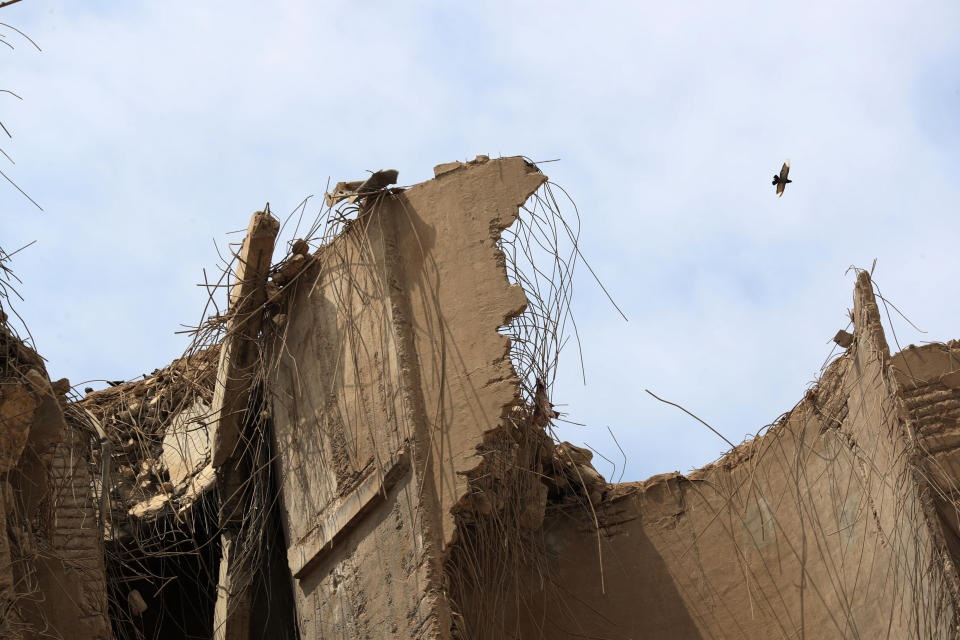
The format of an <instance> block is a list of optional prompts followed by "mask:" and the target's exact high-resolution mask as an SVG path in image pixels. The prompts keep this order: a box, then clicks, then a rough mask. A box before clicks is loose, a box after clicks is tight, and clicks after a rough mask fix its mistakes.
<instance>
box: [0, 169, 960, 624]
mask: <svg viewBox="0 0 960 640" xmlns="http://www.w3.org/2000/svg"><path fill="white" fill-rule="evenodd" d="M396 181H397V174H396V171H392V170H389V171H381V172H377V173H375V174H373V175H372V176H370V178H368V179H367V180H366V181H354V182H343V183H340V184H338V185H337V187H336V188H335V190H334V192H333V193H331V194H329V195H328V198H327V200H328V206H329V207H333V208H332V209H330V210H329V217H328V223H327V227H326V230H325V232H324V235H323V236H322V237H308V238H297V239H295V240H293V241H291V242H289V243H288V244H287V247H286V254H285V255H284V256H283V257H282V258H281V259H280V260H279V261H277V262H275V263H271V260H272V255H273V253H274V248H275V247H274V245H275V242H276V237H277V235H278V230H279V226H280V225H279V223H278V221H276V220H275V219H274V218H273V217H272V215H271V214H270V212H269V209H268V208H267V210H265V211H262V212H257V213H255V214H254V215H253V217H252V219H251V221H250V225H249V228H248V233H247V236H246V239H245V240H244V242H243V244H242V245H241V246H240V247H239V249H238V251H237V252H236V263H235V265H234V267H233V271H232V273H231V278H230V279H229V286H230V288H229V289H228V290H229V291H230V295H229V300H228V302H229V308H228V309H227V310H226V311H224V313H222V314H221V315H217V316H210V317H209V318H208V319H207V320H206V321H205V323H204V324H203V325H201V327H198V329H197V334H196V335H197V338H196V339H195V341H194V345H193V346H192V347H191V349H190V351H189V352H188V354H186V355H185V356H184V357H183V358H181V359H178V360H176V361H174V362H173V363H171V364H170V365H168V366H166V367H163V368H161V369H158V370H155V371H154V373H153V374H151V375H144V376H143V377H142V379H140V380H136V381H132V382H126V383H122V384H118V385H116V386H112V387H110V388H107V389H104V390H101V391H94V392H92V393H88V394H86V396H85V397H83V398H79V397H78V396H75V395H73V396H71V394H72V391H71V390H70V384H69V382H67V381H65V380H57V381H51V379H50V377H49V376H48V374H47V372H46V369H45V366H44V362H43V360H42V359H41V358H40V357H39V355H37V354H36V352H34V351H33V350H32V349H30V348H29V347H28V346H27V345H26V344H24V343H23V341H21V340H19V339H18V338H17V337H16V335H14V334H13V333H12V332H11V331H10V330H9V329H8V328H7V324H6V322H5V321H4V322H3V323H2V324H3V331H2V332H0V343H2V344H0V349H2V353H3V357H4V361H3V362H4V364H3V368H2V380H0V505H2V507H3V508H2V509H0V518H3V524H4V529H5V531H6V533H7V535H6V536H3V537H0V607H2V609H0V614H2V618H0V637H4V638H6V637H10V638H24V639H32V638H41V637H54V638H57V637H60V638H77V639H79V640H86V639H94V638H98V639H99V638H118V639H126V638H223V639H224V640H226V639H230V640H246V639H248V638H261V637H270V638H290V639H294V638H296V639H303V640H313V639H316V640H319V639H321V638H382V637H401V638H422V639H427V638H430V639H444V638H449V639H454V638H457V639H468V638H469V639H473V638H490V639H493V638H523V639H546V638H571V639H572V638H584V637H597V638H601V637H602V638H624V639H626V638H690V639H698V638H731V639H732V638H766V637H777V638H779V637H783V638H795V637H803V638H807V639H813V638H864V637H890V638H917V639H920V638H924V639H926V638H956V637H958V634H960V624H958V621H960V609H958V605H960V601H958V599H960V575H958V572H957V562H958V560H960V555H958V554H960V516H958V513H960V512H958V510H957V504H958V503H957V500H958V499H960V489H958V484H957V481H958V478H960V426H958V425H960V422H958V421H960V344H957V343H953V342H951V343H947V344H931V345H925V346H923V347H913V346H911V347H910V348H908V349H905V350H903V351H902V352H900V353H898V354H895V355H891V354H890V351H889V348H888V345H887V343H886V339H885V337H884V334H883V329H882V327H881V324H880V317H879V313H878V310H877V303H876V300H875V298H874V295H873V288H872V283H871V281H870V277H869V275H868V274H867V273H866V272H859V274H858V277H857V281H856V285H855V291H854V311H853V315H852V320H853V328H852V332H848V330H847V329H850V327H847V329H845V330H841V331H839V332H838V333H837V334H836V336H835V337H834V342H836V344H837V345H838V346H839V347H840V349H842V353H841V354H840V355H839V357H837V358H836V359H835V360H834V361H833V362H832V363H831V364H830V365H829V367H828V368H827V369H826V371H825V372H824V374H823V376H822V377H821V379H820V380H819V382H818V383H817V385H815V386H814V387H813V388H811V389H810V390H808V391H807V392H806V394H805V395H804V396H803V398H802V400H801V401H800V402H799V403H798V404H797V405H796V406H795V407H794V408H793V409H792V410H790V411H789V412H788V413H786V414H784V416H783V417H782V418H781V419H780V420H779V421H778V422H777V423H776V424H775V425H773V426H772V427H770V428H769V429H768V430H766V431H765V432H764V433H763V434H762V435H760V436H757V437H756V438H753V439H751V440H749V441H747V442H744V443H743V444H740V445H739V446H736V447H734V448H733V449H732V450H731V451H729V452H728V453H727V454H726V455H724V456H723V457H722V458H720V459H719V460H718V461H717V462H715V463H714V464H711V465H708V466H706V467H704V468H703V469H699V470H697V471H695V472H693V473H691V474H688V475H681V474H678V473H672V474H664V475H660V476H655V477H653V478H650V479H648V480H646V481H644V482H635V483H622V484H611V483H608V482H607V481H606V480H605V479H604V478H603V477H602V476H601V474H600V473H598V472H597V470H596V469H595V468H594V466H593V453H592V452H591V451H590V450H589V449H585V448H581V447H578V446H575V445H573V444H571V443H568V442H557V441H556V440H555V439H554V438H553V437H552V435H551V433H552V432H551V429H550V425H551V423H552V421H553V420H555V419H556V418H557V417H558V415H557V413H556V411H555V410H554V407H553V404H552V403H551V399H550V395H549V384H548V382H549V380H550V379H551V378H550V376H551V370H550V366H552V365H544V364H543V362H545V361H546V359H543V358H541V359H540V360H538V359H537V358H526V357H525V356H524V355H523V354H525V353H535V354H536V353H541V351H538V349H541V348H542V345H539V344H537V343H536V340H537V339H538V338H536V335H537V334H536V333H535V332H533V333H531V332H527V331H525V330H524V327H529V326H533V325H536V324H537V323H544V322H547V321H549V318H544V316H543V314H542V313H541V312H540V310H541V309H542V308H544V307H542V306H540V305H541V302H542V301H541V300H540V299H539V292H538V291H535V290H533V289H531V288H530V287H529V286H526V288H525V286H521V284H520V283H526V281H524V280H523V279H522V278H520V277H518V269H519V267H517V265H516V263H515V262H514V261H515V259H516V258H515V252H514V250H513V249H514V248H513V247H512V246H511V243H513V242H518V241H519V240H518V239H517V238H518V237H519V236H517V235H510V233H511V231H510V230H511V229H515V228H516V227H517V225H522V224H523V223H524V216H526V215H529V214H530V210H529V209H528V208H527V207H528V203H530V202H532V201H537V202H540V203H543V202H550V198H546V197H540V195H539V194H542V193H544V191H543V190H544V189H547V188H549V185H548V183H547V177H546V176H545V175H544V174H543V173H541V172H540V170H539V169H538V168H537V167H536V166H535V165H533V164H531V163H530V162H528V161H527V160H525V159H523V158H519V157H515V158H502V159H497V160H491V159H489V158H487V157H485V156H478V157H477V158H476V159H475V160H473V161H470V162H452V163H446V164H443V165H438V166H437V167H436V169H435V178H434V179H432V180H429V181H427V182H424V183H421V184H418V185H414V186H412V187H410V188H405V189H400V188H395V187H394V188H391V187H390V185H393V184H395V183H396ZM554 213H555V212H554ZM316 226H317V227H319V225H316ZM538 326H544V325H542V324H541V325H538Z"/></svg>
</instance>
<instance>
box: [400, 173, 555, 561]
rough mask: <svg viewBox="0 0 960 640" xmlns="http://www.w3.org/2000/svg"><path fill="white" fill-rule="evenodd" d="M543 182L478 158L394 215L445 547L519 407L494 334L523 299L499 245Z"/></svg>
mask: <svg viewBox="0 0 960 640" xmlns="http://www.w3.org/2000/svg"><path fill="white" fill-rule="evenodd" d="M546 180H547V177H546V176H545V175H544V174H543V173H541V172H540V171H539V170H538V169H537V168H536V167H535V166H534V165H532V164H530V163H528V162H527V161H525V160H524V159H523V158H505V159H501V160H493V161H488V162H483V161H482V159H481V162H480V163H478V164H470V165H463V164H461V165H460V166H459V167H455V168H448V169H447V170H446V171H444V172H443V173H441V174H440V175H439V176H438V177H437V178H435V179H433V180H430V181H428V182H424V183H422V184H419V185H417V186H415V187H413V188H411V189H410V190H408V191H406V192H404V193H403V194H402V195H401V196H400V198H399V203H398V205H399V206H394V208H393V209H392V211H393V212H394V213H393V215H395V218H396V224H397V237H398V239H399V242H398V243H397V245H398V252H399V255H400V256H402V257H403V260H402V273H401V274H400V276H401V278H402V279H401V281H400V286H401V289H402V291H403V292H404V293H405V295H406V298H407V301H408V303H409V312H408V313H409V316H408V323H409V326H410V327H411V328H412V331H413V339H414V345H415V349H416V361H417V363H418V365H419V380H420V388H421V390H422V391H421V393H422V403H423V411H424V415H423V419H424V420H425V422H426V425H425V426H426V434H427V436H428V438H429V442H430V445H431V450H430V458H429V460H428V461H425V462H426V463H427V464H428V466H429V468H430V470H431V472H432V475H433V479H432V480H433V482H434V488H433V491H434V492H435V495H436V500H437V502H438V504H439V513H440V518H441V519H440V522H439V526H440V527H441V532H440V536H441V540H442V542H443V545H444V547H446V546H448V545H450V544H451V543H452V542H453V541H454V540H455V537H456V527H455V522H454V513H453V512H454V508H455V507H456V505H457V504H458V503H459V502H461V501H462V500H463V499H464V498H465V497H466V496H467V494H468V484H469V479H468V476H469V474H470V472H472V471H474V470H475V469H476V468H477V467H478V466H479V465H480V463H481V461H482V456H481V455H480V453H479V451H478V447H479V446H480V445H481V444H482V442H483V440H484V437H485V436H486V435H487V434H488V433H490V432H491V431H494V430H496V429H499V428H500V427H501V425H502V424H503V422H504V420H503V418H504V414H505V413H506V412H507V410H508V409H509V407H511V406H512V405H515V404H516V403H517V399H518V394H519V388H518V386H519V380H517V375H516V372H515V371H514V368H513V364H512V363H511V361H510V358H509V349H510V346H509V340H508V339H507V338H506V337H504V336H503V335H501V334H499V333H498V332H497V330H498V329H499V328H500V327H502V326H504V325H506V324H507V322H509V320H510V319H511V318H513V317H514V316H516V315H518V314H520V313H521V312H522V311H523V309H524V307H525V306H526V303H527V299H526V296H525V295H524V293H523V290H522V289H521V288H520V286H519V285H512V286H511V285H510V284H509V282H508V281H507V274H506V267H505V258H504V255H503V253H502V252H501V251H500V249H499V248H498V247H497V241H498V240H499V238H500V232H501V231H502V230H503V229H505V228H506V227H508V226H510V225H511V224H512V223H513V222H514V221H515V220H516V219H517V216H518V214H519V208H520V206H521V205H523V204H524V203H525V202H526V201H527V198H529V197H530V196H531V195H533V193H534V192H535V191H536V190H537V188H538V187H540V185H542V184H543V183H544V182H546Z"/></svg>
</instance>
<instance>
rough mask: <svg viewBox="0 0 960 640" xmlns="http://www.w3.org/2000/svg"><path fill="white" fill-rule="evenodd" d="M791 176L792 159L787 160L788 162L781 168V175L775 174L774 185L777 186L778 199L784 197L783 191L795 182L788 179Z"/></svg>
mask: <svg viewBox="0 0 960 640" xmlns="http://www.w3.org/2000/svg"><path fill="white" fill-rule="evenodd" d="M788 175H790V158H787V161H786V162H784V163H783V166H782V167H780V175H776V174H774V176H773V184H775V185H777V197H778V198H779V197H780V196H782V195H783V189H784V188H785V187H786V186H787V185H788V184H789V183H791V182H793V180H790V179H788V178H787V176H788Z"/></svg>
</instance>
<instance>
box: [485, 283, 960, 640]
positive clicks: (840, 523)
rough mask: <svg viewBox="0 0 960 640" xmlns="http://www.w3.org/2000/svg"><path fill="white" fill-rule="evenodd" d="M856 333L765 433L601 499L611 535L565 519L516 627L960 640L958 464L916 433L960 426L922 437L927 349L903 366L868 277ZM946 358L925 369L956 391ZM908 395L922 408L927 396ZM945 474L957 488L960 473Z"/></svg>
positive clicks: (556, 519)
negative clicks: (702, 463) (937, 486)
mask: <svg viewBox="0 0 960 640" xmlns="http://www.w3.org/2000/svg"><path fill="white" fill-rule="evenodd" d="M855 326H856V334H855V335H856V339H855V342H854V344H853V346H852V347H851V348H850V350H849V352H847V353H846V354H845V355H843V356H842V357H840V358H839V359H837V360H836V361H835V362H833V363H832V365H831V366H830V367H829V369H828V370H827V372H826V373H825V374H824V375H823V377H822V379H821V380H820V382H819V384H818V385H817V386H816V387H815V388H813V389H811V390H810V391H809V392H808V393H807V395H806V397H805V398H804V400H803V401H802V402H801V403H800V404H798V405H797V406H796V407H795V408H794V409H793V410H792V411H791V412H790V413H789V414H787V415H786V416H785V417H784V418H783V419H782V420H781V421H780V422H779V423H778V424H777V425H775V426H774V427H772V428H771V429H770V430H769V431H767V432H766V433H765V434H764V435H762V436H759V437H757V438H756V439H754V440H752V441H750V442H748V443H746V444H744V445H741V446H739V447H737V448H736V449H734V450H733V451H732V452H731V453H730V454H728V455H727V456H726V457H724V458H723V459H721V460H720V461H718V462H717V463H716V464H714V465H710V466H708V467H706V468H704V469H701V470H698V471H696V472H694V473H693V474H691V475H689V476H686V477H685V476H682V475H679V474H669V475H665V476H658V477H655V478H651V479H650V480H648V481H646V482H642V483H635V484H626V485H621V486H616V487H613V488H612V489H611V492H610V494H609V496H608V497H607V499H606V500H605V501H604V502H603V503H602V504H600V505H597V508H596V513H597V517H598V519H599V529H597V528H596V527H594V526H593V521H592V520H591V518H589V517H587V516H586V515H585V514H584V513H583V511H582V510H580V511H576V510H571V509H562V510H558V511H554V512H552V513H550V515H548V517H547V520H546V522H545V524H544V528H543V540H544V551H545V554H546V558H547V559H548V561H547V562H546V564H545V571H543V570H542V571H540V572H538V573H537V574H535V575H529V574H528V575H527V576H526V581H525V584H526V586H527V588H528V590H527V592H526V593H527V596H526V597H524V598H522V599H521V600H520V606H518V607H517V608H516V611H517V614H516V615H515V616H514V617H513V618H512V619H510V620H507V621H506V622H505V625H504V630H503V631H504V633H507V634H509V635H510V637H521V638H582V637H585V636H590V637H604V638H637V637H650V638H659V637H670V638H761V637H762V638H781V637H782V638H794V637H805V638H838V637H842V638H875V637H885V638H918V639H919V638H953V637H956V634H957V629H958V627H957V621H958V609H957V604H958V603H957V591H956V585H957V572H956V565H955V564H954V561H953V557H952V556H951V554H950V552H949V549H948V547H947V546H946V544H945V541H944V535H943V531H944V529H943V527H942V525H941V520H940V519H939V518H937V516H936V512H935V510H934V508H933V502H932V500H931V498H932V497H933V496H932V494H931V492H930V490H929V483H928V481H927V478H929V477H931V476H930V475H929V474H928V471H931V472H932V467H936V468H937V469H939V470H947V471H952V470H953V469H955V468H956V467H954V466H952V465H950V464H949V463H948V462H947V461H946V460H944V459H943V458H941V459H939V460H936V462H935V463H933V464H932V466H931V464H930V463H931V458H930V456H929V455H927V453H925V452H924V451H923V450H922V448H920V447H918V442H917V437H918V435H920V436H921V437H926V438H927V442H928V449H929V447H931V446H933V445H932V444H931V443H932V442H933V440H934V439H935V438H936V437H937V436H942V435H949V434H944V433H943V431H942V430H936V431H935V432H931V433H928V434H927V435H925V436H923V434H922V431H923V430H922V429H919V430H918V428H917V423H916V422H914V420H913V419H912V418H911V417H910V414H909V413H908V412H907V411H905V406H904V403H903V400H902V392H901V386H900V384H899V383H898V380H897V378H898V377H902V376H901V374H899V373H896V374H895V373H894V372H895V371H897V370H905V369H906V368H907V362H908V361H910V362H914V363H915V361H916V360H917V358H916V354H911V353H907V354H906V355H901V356H898V357H897V358H895V359H894V362H896V363H898V365H902V366H900V367H898V368H897V369H891V366H890V362H891V359H890V355H889V350H888V347H887V344H886V341H885V339H884V337H883V332H882V328H881V326H880V318H879V314H878V312H877V306H876V302H875V300H874V297H873V293H872V290H871V283H870V279H869V277H868V276H867V274H866V273H861V274H860V276H859V278H858V280H857V287H856V293H855ZM927 354H928V355H929V351H928V352H927ZM910 368H911V369H914V370H916V369H919V368H920V367H919V366H917V365H916V364H913V365H911V366H910ZM954 368H956V367H953V368H949V371H953V369H954ZM943 369H944V367H940V368H939V369H937V372H936V376H930V375H926V376H924V377H923V378H922V379H923V380H924V381H927V380H929V379H930V378H931V377H932V378H933V381H934V384H936V385H940V386H943V383H942V378H941V374H942V373H944V371H943ZM950 381H952V378H950V379H949V380H948V382H950ZM923 388H924V387H918V389H921V390H922V389H923ZM937 394H938V395H939V399H943V396H947V395H949V396H950V399H949V402H955V400H954V399H953V397H952V391H948V390H946V389H944V388H939V389H937ZM914 397H915V398H916V397H918V396H916V395H915V396H914ZM911 405H913V406H912V410H913V411H914V412H919V413H920V414H921V415H923V413H924V410H923V408H922V406H930V403H929V402H926V403H925V402H922V401H921V402H919V403H917V402H916V401H915V402H912V403H911V402H910V401H909V400H908V402H907V406H911ZM951 406H952V405H951ZM951 428H953V427H951ZM952 444H953V445H954V446H955V444H956V443H955V442H953V443H952ZM950 455H955V453H953V452H951V454H950ZM934 482H935V483H942V485H943V487H944V488H943V490H942V491H941V492H940V493H939V495H941V496H943V497H945V498H950V497H952V495H953V494H951V493H949V492H948V491H947V489H946V488H947V487H956V483H955V482H954V481H953V476H952V474H951V475H950V478H949V480H948V479H945V478H943V477H942V476H941V477H940V478H938V479H937V480H934ZM948 504H949V506H950V508H949V509H948V510H947V512H948V515H950V516H951V517H954V518H955V515H954V514H955V510H954V509H953V504H954V503H952V502H948ZM952 522H955V519H954V520H952Z"/></svg>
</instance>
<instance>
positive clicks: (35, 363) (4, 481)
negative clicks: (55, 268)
mask: <svg viewBox="0 0 960 640" xmlns="http://www.w3.org/2000/svg"><path fill="white" fill-rule="evenodd" d="M0 359H2V366H0V368H2V374H0V376H2V379H0V636H2V637H4V638H23V639H31V638H41V637H42V638H76V639H77V640H99V639H102V638H109V637H110V628H109V624H108V622H107V610H106V609H107V606H106V578H105V574H104V563H103V546H102V538H101V525H100V521H99V519H98V518H97V515H96V510H95V505H94V502H93V496H92V494H91V491H90V487H91V476H90V468H89V465H90V462H91V460H90V448H89V443H90V439H91V437H92V434H90V433H88V432H87V431H85V430H84V429H83V428H82V427H80V426H78V425H76V424H73V423H72V422H67V421H65V420H64V407H65V406H66V403H67V399H66V394H67V393H68V392H69V391H70V383H69V382H68V381H67V380H65V379H63V380H58V381H56V382H52V383H51V381H50V378H49V376H48V375H47V373H46V368H45V367H44V363H43V360H42V358H41V357H40V356H39V355H38V354H37V353H36V352H35V351H33V350H32V349H30V348H29V347H27V346H26V345H25V344H24V343H23V342H22V341H21V340H19V339H18V338H17V337H16V336H15V335H14V334H13V332H12V331H11V330H10V329H9V328H8V327H7V326H6V316H5V315H4V316H3V317H2V321H0Z"/></svg>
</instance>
